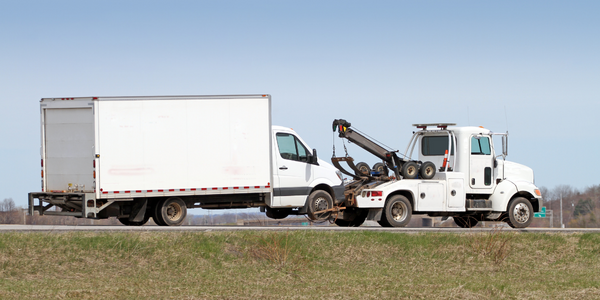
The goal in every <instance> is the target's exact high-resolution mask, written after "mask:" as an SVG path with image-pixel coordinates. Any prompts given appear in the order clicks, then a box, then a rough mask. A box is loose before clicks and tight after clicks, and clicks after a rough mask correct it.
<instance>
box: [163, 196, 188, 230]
mask: <svg viewBox="0 0 600 300" xmlns="http://www.w3.org/2000/svg"><path fill="white" fill-rule="evenodd" d="M156 211H157V217H158V219H159V221H162V222H161V223H162V224H159V225H163V226H179V225H181V223H183V220H184V219H185V217H186V215H187V207H186V205H185V202H183V200H181V198H178V197H171V198H167V199H166V200H163V201H160V202H158V205H157V206H156Z"/></svg>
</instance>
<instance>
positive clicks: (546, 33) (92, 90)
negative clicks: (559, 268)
mask: <svg viewBox="0 0 600 300" xmlns="http://www.w3.org/2000/svg"><path fill="white" fill-rule="evenodd" d="M599 14H600V2H598V1H576V2H572V1H495V2H493V1H283V0H280V1H223V0H222V1H26V0H20V1H10V0H4V1H1V2H0V28H2V29H0V41H1V44H0V45H1V48H0V54H1V55H0V138H1V139H0V200H1V199H4V198H12V199H14V200H15V201H16V202H17V205H21V206H26V197H27V193H28V192H31V191H39V189H40V174H39V173H40V167H39V163H40V154H39V152H40V151H39V147H40V137H39V135H40V133H39V131H40V130H39V126H40V125H39V99H40V98H42V97H61V96H62V97H78V96H125V95H190V94H197V95H212V94H254V93H257V94H258V93H260V94H264V93H268V94H271V95H272V97H273V123H274V124H276V125H282V126H288V127H292V128H294V129H295V130H296V131H297V132H298V133H299V134H300V135H301V136H302V137H303V138H304V139H305V140H306V141H307V142H308V143H309V144H310V146H311V147H313V148H317V149H318V152H319V156H320V157H321V158H324V159H328V158H329V157H330V156H331V148H332V136H333V134H332V132H331V122H332V121H333V119H336V118H344V119H347V120H349V121H350V122H352V123H353V125H354V126H356V127H357V128H359V129H361V130H362V131H364V132H366V133H368V134H369V135H371V136H373V137H375V138H377V139H378V140H380V141H382V142H384V143H385V144H387V145H389V146H392V147H394V148H397V149H400V150H401V151H402V152H403V151H404V149H405V147H406V144H407V143H408V140H409V138H410V136H411V134H412V131H413V127H411V124H413V123H426V122H455V123H458V124H459V125H477V126H479V125H482V126H485V127H487V128H489V129H491V130H493V131H497V132H502V131H506V130H507V129H508V131H509V132H510V147H509V156H508V159H509V160H512V161H515V162H519V163H522V164H525V165H528V166H530V167H532V168H533V169H534V171H535V175H536V183H537V184H538V185H539V186H545V187H548V188H553V187H555V186H557V185H561V184H566V185H571V186H573V187H575V188H579V189H582V188H585V187H587V186H591V185H597V184H600V179H598V177H597V176H596V175H595V173H596V169H597V168H598V167H599V163H598V158H597V154H596V153H595V150H596V149H597V148H598V147H599V146H600V143H599V142H598V140H600V134H599V133H598V130H597V129H596V127H597V123H598V122H597V118H598V117H597V112H598V110H599V108H600V104H599V103H600V71H599V70H600V55H598V53H600V30H599V29H600V18H598V15H599ZM336 145H337V149H338V155H340V154H341V152H340V150H341V142H340V141H339V139H337V138H336ZM349 149H350V151H351V153H350V154H351V155H352V156H355V157H356V158H357V159H359V160H365V161H367V162H369V163H371V164H373V163H375V162H376V161H375V158H374V157H371V156H370V155H369V154H367V153H366V152H364V151H363V150H362V149H359V148H356V147H351V148H349Z"/></svg>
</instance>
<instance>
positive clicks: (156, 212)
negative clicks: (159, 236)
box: [152, 199, 166, 226]
mask: <svg viewBox="0 0 600 300" xmlns="http://www.w3.org/2000/svg"><path fill="white" fill-rule="evenodd" d="M165 200H166V199H160V200H158V201H156V202H154V204H153V205H154V206H152V219H153V220H154V223H156V225H158V226H165V221H164V220H163V219H162V215H161V213H160V210H161V207H162V202H164V201H165Z"/></svg>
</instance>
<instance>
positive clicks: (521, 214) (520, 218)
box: [513, 203, 529, 223]
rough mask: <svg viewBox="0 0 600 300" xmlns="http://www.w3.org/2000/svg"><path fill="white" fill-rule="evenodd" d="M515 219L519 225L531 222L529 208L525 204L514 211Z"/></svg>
mask: <svg viewBox="0 0 600 300" xmlns="http://www.w3.org/2000/svg"><path fill="white" fill-rule="evenodd" d="M513 217H514V218H515V220H516V221H517V222H519V223H526V222H527V221H529V207H528V206H527V205H525V203H519V204H517V205H516V206H515V209H514V210H513Z"/></svg>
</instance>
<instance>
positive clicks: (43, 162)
mask: <svg viewBox="0 0 600 300" xmlns="http://www.w3.org/2000/svg"><path fill="white" fill-rule="evenodd" d="M43 167H44V159H43V158H42V168H43Z"/></svg>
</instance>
